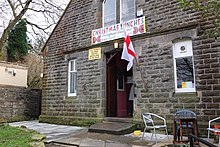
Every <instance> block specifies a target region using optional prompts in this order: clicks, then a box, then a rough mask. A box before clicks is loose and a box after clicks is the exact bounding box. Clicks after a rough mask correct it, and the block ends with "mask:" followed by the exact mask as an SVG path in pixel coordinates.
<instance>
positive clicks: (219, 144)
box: [207, 117, 220, 146]
mask: <svg viewBox="0 0 220 147" xmlns="http://www.w3.org/2000/svg"><path fill="white" fill-rule="evenodd" d="M219 119H220V117H217V118H214V119H211V120H210V121H209V127H208V128H207V130H208V140H209V134H210V132H213V133H214V134H216V135H219V142H218V146H220V128H215V127H213V128H212V127H211V123H212V122H215V121H217V120H219Z"/></svg>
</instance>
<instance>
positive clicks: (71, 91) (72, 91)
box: [68, 60, 77, 96]
mask: <svg viewBox="0 0 220 147" xmlns="http://www.w3.org/2000/svg"><path fill="white" fill-rule="evenodd" d="M76 82H77V66H76V60H70V61H69V69H68V96H76Z"/></svg>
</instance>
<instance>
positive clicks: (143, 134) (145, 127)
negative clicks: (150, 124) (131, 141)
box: [142, 127, 146, 141]
mask: <svg viewBox="0 0 220 147" xmlns="http://www.w3.org/2000/svg"><path fill="white" fill-rule="evenodd" d="M145 131H146V127H145V128H144V132H143V135H142V141H143V139H144V134H145Z"/></svg>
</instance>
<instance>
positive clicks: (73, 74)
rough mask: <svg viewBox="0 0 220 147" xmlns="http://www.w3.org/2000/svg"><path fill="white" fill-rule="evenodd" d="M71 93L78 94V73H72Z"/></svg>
mask: <svg viewBox="0 0 220 147" xmlns="http://www.w3.org/2000/svg"><path fill="white" fill-rule="evenodd" d="M70 93H76V72H72V73H70Z"/></svg>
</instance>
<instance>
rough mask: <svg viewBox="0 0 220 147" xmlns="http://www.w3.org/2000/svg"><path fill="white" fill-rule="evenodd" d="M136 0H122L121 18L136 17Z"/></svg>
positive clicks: (125, 19) (129, 18)
mask: <svg viewBox="0 0 220 147" xmlns="http://www.w3.org/2000/svg"><path fill="white" fill-rule="evenodd" d="M134 3H135V0H121V5H122V6H121V8H122V10H121V17H122V18H121V20H123V21H128V20H131V19H134V18H135V5H134Z"/></svg>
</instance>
